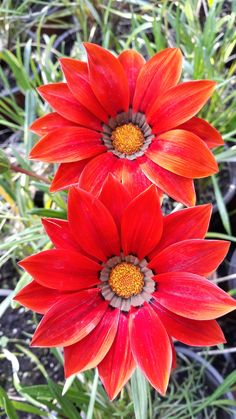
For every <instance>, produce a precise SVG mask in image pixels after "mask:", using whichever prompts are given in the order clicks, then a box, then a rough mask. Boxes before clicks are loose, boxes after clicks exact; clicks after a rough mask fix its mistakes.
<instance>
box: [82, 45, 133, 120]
mask: <svg viewBox="0 0 236 419" xmlns="http://www.w3.org/2000/svg"><path fill="white" fill-rule="evenodd" d="M84 47H85V49H86V52H87V55H88V67H89V80H90V83H91V87H92V89H93V91H94V93H95V95H96V96H97V98H98V100H99V102H100V103H101V105H102V107H103V108H104V109H105V110H106V111H107V113H108V115H110V116H115V115H116V114H117V113H118V112H122V111H125V112H127V111H128V108H129V86H128V81H127V77H126V74H125V71H124V69H123V67H122V65H121V63H120V62H119V61H118V60H117V58H115V57H114V55H112V54H111V53H110V52H109V51H106V50H105V49H104V48H102V47H100V46H98V45H96V44H90V43H88V42H85V43H84Z"/></svg>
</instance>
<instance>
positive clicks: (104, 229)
mask: <svg viewBox="0 0 236 419" xmlns="http://www.w3.org/2000/svg"><path fill="white" fill-rule="evenodd" d="M68 220H69V224H70V228H71V231H72V233H73V234H74V237H75V239H76V241H78V243H79V245H80V246H81V247H82V248H83V249H84V250H85V251H86V253H88V254H90V255H92V256H94V257H96V258H98V259H99V260H102V261H106V260H107V258H108V257H109V256H113V255H118V254H120V239H119V235H118V231H117V227H116V224H115V222H114V220H113V218H112V216H111V214H110V212H109V211H108V210H107V208H106V207H105V206H104V205H103V204H102V202H101V201H99V200H98V199H97V198H95V197H94V196H93V195H92V194H89V193H88V192H86V191H84V190H82V189H76V188H71V190H70V192H69V199H68Z"/></svg>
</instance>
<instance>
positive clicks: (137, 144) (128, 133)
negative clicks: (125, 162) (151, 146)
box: [111, 123, 144, 155]
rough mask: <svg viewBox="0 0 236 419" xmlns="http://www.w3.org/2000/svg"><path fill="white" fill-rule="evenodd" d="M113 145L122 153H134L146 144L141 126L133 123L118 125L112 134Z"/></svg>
mask: <svg viewBox="0 0 236 419" xmlns="http://www.w3.org/2000/svg"><path fill="white" fill-rule="evenodd" d="M111 140H112V145H113V147H114V148H115V149H116V150H118V151H119V152H120V153H124V154H128V155H130V154H133V153H136V152H137V151H139V150H140V148H141V147H142V146H143V144H144V136H143V133H142V131H141V129H140V128H139V127H137V126H136V125H134V124H132V123H128V124H124V125H121V126H118V127H116V128H115V129H114V131H113V132H112V135H111Z"/></svg>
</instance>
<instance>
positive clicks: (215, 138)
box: [177, 116, 224, 148]
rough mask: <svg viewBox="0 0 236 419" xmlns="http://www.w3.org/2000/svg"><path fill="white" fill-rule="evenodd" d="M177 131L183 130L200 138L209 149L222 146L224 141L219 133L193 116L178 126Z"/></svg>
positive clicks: (205, 122)
mask: <svg viewBox="0 0 236 419" xmlns="http://www.w3.org/2000/svg"><path fill="white" fill-rule="evenodd" d="M177 128H178V129H184V130H185V131H190V132H192V133H193V134H196V135H197V136H198V137H200V138H201V139H202V140H203V141H205V143H206V144H207V146H208V147H209V148H213V147H218V146H220V145H224V140H223V138H222V137H221V135H220V133H219V131H217V129H215V128H214V127H213V126H212V125H210V124H209V123H208V122H207V121H205V120H204V119H201V118H197V117H196V116H194V117H193V118H191V119H189V121H187V122H184V124H182V125H179V126H178V127H177Z"/></svg>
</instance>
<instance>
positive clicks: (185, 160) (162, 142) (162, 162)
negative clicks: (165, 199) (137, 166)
mask: <svg viewBox="0 0 236 419" xmlns="http://www.w3.org/2000/svg"><path fill="white" fill-rule="evenodd" d="M146 155H147V156H148V157H149V158H150V159H151V160H152V161H154V162H155V163H156V164H158V165H159V166H161V167H164V169H167V170H169V171H170V172H173V173H176V174H177V175H180V176H184V177H187V178H191V179H192V178H201V177H206V176H209V175H212V174H213V173H216V172H217V171H218V166H217V163H216V161H215V158H214V155H213V154H212V153H211V151H210V150H209V148H208V147H207V145H206V144H205V143H204V142H203V141H202V140H201V139H200V138H199V137H197V136H196V135H195V134H192V133H191V132H188V131H184V130H173V131H168V132H165V133H164V134H161V135H160V137H159V138H157V139H156V141H153V142H152V144H151V146H150V147H149V149H148V150H147V151H146Z"/></svg>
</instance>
